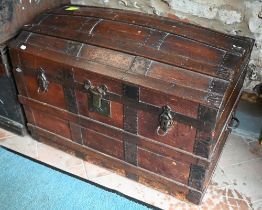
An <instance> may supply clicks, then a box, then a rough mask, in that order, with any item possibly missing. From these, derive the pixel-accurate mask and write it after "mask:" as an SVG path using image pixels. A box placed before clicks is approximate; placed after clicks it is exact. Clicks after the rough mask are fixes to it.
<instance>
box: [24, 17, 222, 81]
mask: <svg viewBox="0 0 262 210" xmlns="http://www.w3.org/2000/svg"><path fill="white" fill-rule="evenodd" d="M56 16H57V18H55V17H56ZM57 19H61V20H62V24H59V25H57V27H52V25H53V24H55V23H56V20H57ZM76 19H77V20H76ZM80 19H81V18H80ZM80 19H79V17H74V16H72V17H71V18H70V19H68V18H61V17H60V16H59V15H49V16H47V17H45V19H44V21H42V22H41V24H40V25H29V26H25V27H24V29H25V30H29V31H31V32H35V33H40V34H46V35H49V36H55V37H60V38H66V39H70V40H74V41H81V42H83V43H86V44H92V45H97V46H100V47H105V48H109V49H114V50H118V51H122V52H126V53H130V54H133V55H139V56H145V57H147V58H150V59H152V60H156V61H161V62H165V63H168V64H171V65H176V66H181V67H183V68H187V69H190V70H192V71H196V72H201V73H204V74H207V75H212V76H216V77H220V75H217V69H218V68H219V64H220V63H221V62H222V58H223V55H224V52H223V51H221V50H218V49H216V48H212V47H209V46H205V45H203V44H202V43H197V42H195V41H192V40H190V39H185V38H182V37H175V36H173V35H169V36H170V37H172V38H173V39H175V42H172V43H177V44H178V46H181V45H183V44H184V43H185V42H187V44H188V45H190V48H186V51H185V50H182V51H178V50H177V49H179V47H178V46H176V45H175V46H173V47H172V45H170V44H168V43H169V42H168V38H167V41H166V40H163V43H164V44H163V46H164V45H165V41H166V46H168V47H167V48H165V47H163V48H161V47H162V46H160V47H159V49H161V51H159V49H154V48H152V47H150V46H148V44H147V43H146V41H145V40H147V37H150V30H149V29H147V28H145V27H140V26H136V25H133V24H125V23H118V22H114V21H109V20H103V19H100V21H98V22H97V23H95V24H94V25H93V26H92V27H91V28H90V30H89V32H88V33H87V32H85V33H84V32H82V31H79V30H78V29H79V28H80V27H81V25H82V24H83V23H84V20H80ZM75 22H76V23H77V24H76V25H75V26H74V29H71V28H70V27H69V28H68V27H66V26H67V25H71V24H75ZM151 33H154V32H151ZM160 39H161V37H160ZM170 39H171V38H170ZM170 48H172V49H170ZM199 48H200V50H201V53H205V52H206V53H207V56H209V55H210V57H209V62H206V61H207V60H201V59H199V53H198V51H197V50H195V51H194V49H199ZM170 50H171V51H172V52H173V53H170ZM187 53H188V54H187ZM208 54H209V55H208ZM188 55H190V56H188ZM211 55H213V56H211ZM201 58H202V57H201ZM211 60H212V61H211ZM212 62H213V64H212ZM222 78H223V77H222ZM223 79H227V78H223Z"/></svg>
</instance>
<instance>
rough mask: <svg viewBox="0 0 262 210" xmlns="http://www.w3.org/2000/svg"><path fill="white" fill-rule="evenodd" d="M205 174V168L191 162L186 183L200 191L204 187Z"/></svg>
mask: <svg viewBox="0 0 262 210" xmlns="http://www.w3.org/2000/svg"><path fill="white" fill-rule="evenodd" d="M205 176H206V169H205V168H204V167H203V166H200V165H194V164H192V165H191V167H190V175H189V181H188V185H189V186H190V187H193V188H195V189H197V190H199V191H202V190H203V188H204V182H205Z"/></svg>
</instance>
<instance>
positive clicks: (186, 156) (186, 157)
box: [19, 96, 210, 167]
mask: <svg viewBox="0 0 262 210" xmlns="http://www.w3.org/2000/svg"><path fill="white" fill-rule="evenodd" d="M19 101H20V102H21V103H22V104H23V105H24V107H25V108H27V107H28V108H29V107H32V108H33V109H37V110H40V111H41V112H48V113H50V114H51V115H52V116H56V117H60V118H62V119H64V120H68V121H70V122H74V123H79V125H80V126H82V127H88V128H89V129H92V130H94V131H96V132H98V133H104V134H106V135H108V136H110V137H112V138H114V139H120V140H121V139H123V138H124V135H127V136H128V138H126V139H125V140H126V141H128V142H130V143H132V144H136V145H138V146H139V147H141V148H145V149H147V150H149V151H152V152H154V153H156V154H160V155H162V156H166V157H168V158H172V159H174V160H175V161H183V162H187V163H195V164H201V165H204V166H206V167H208V165H209V164H210V163H209V162H208V161H207V160H206V159H204V158H201V157H198V156H195V155H193V154H190V153H188V152H183V151H182V150H179V149H177V148H175V147H170V146H167V145H166V144H165V142H157V141H153V140H151V139H148V138H144V137H142V136H137V135H132V134H130V133H128V132H125V131H123V130H120V129H117V128H114V127H112V126H109V125H107V124H103V123H101V122H98V121H94V120H92V119H89V118H85V117H83V116H79V115H75V114H73V113H69V112H68V111H65V110H62V109H58V108H56V107H54V106H50V105H47V104H43V103H41V102H38V101H35V100H32V99H28V98H25V97H22V96H19Z"/></svg>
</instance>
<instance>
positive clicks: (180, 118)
mask: <svg viewBox="0 0 262 210" xmlns="http://www.w3.org/2000/svg"><path fill="white" fill-rule="evenodd" d="M23 72H24V74H25V75H34V76H36V75H37V70H35V69H30V68H26V71H23ZM62 72H63V71H60V72H58V73H57V75H51V74H48V73H45V75H46V77H47V78H48V80H49V81H52V82H55V83H58V84H61V85H62V86H63V87H71V88H74V89H75V90H79V91H81V92H86V93H88V92H87V90H86V89H85V88H84V83H80V82H77V81H72V80H68V79H67V78H64V77H63V73H62ZM103 98H104V99H107V100H110V101H115V102H118V103H121V104H124V105H127V106H129V107H133V108H135V109H138V110H142V111H145V112H150V113H154V114H155V115H156V116H159V115H160V114H161V113H162V107H158V106H155V105H153V104H149V103H145V102H143V101H137V100H133V99H130V98H128V97H125V96H121V95H118V94H115V93H112V92H107V94H106V95H105V96H103ZM171 115H172V118H173V119H174V121H177V122H179V123H182V124H185V125H189V126H192V127H194V128H196V129H198V130H203V131H206V132H210V131H212V130H213V129H214V126H215V124H214V122H209V121H206V120H200V119H195V118H192V117H188V116H186V115H183V114H180V113H178V112H173V111H172V112H171Z"/></svg>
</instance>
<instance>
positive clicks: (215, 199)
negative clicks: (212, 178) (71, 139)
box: [200, 186, 250, 210]
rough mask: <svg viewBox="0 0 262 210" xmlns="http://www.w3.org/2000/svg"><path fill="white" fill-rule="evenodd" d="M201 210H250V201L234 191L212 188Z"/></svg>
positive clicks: (208, 191) (226, 188)
mask: <svg viewBox="0 0 262 210" xmlns="http://www.w3.org/2000/svg"><path fill="white" fill-rule="evenodd" d="M200 209H201V210H206V209H208V210H209V209H214V210H217V209H221V210H224V209H228V210H229V209H238V210H249V209H250V207H249V204H248V201H247V200H246V199H245V197H244V196H241V195H240V194H239V193H237V192H236V191H235V190H234V189H230V188H228V187H225V188H223V189H217V188H216V187H212V186H210V187H209V189H208V190H207V193H206V195H205V197H204V199H203V204H202V205H201V208H200Z"/></svg>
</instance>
